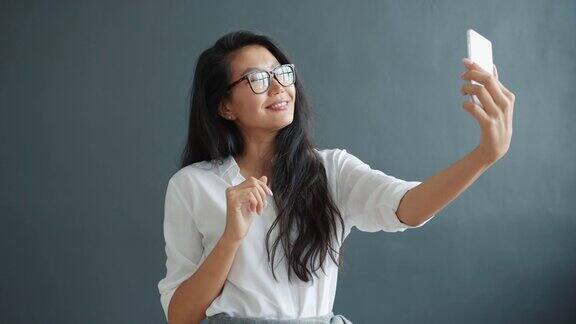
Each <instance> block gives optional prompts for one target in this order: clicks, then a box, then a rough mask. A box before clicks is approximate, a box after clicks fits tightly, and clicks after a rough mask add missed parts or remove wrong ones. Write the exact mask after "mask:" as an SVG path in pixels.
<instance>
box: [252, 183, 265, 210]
mask: <svg viewBox="0 0 576 324" xmlns="http://www.w3.org/2000/svg"><path fill="white" fill-rule="evenodd" d="M254 188H255V189H256V190H257V192H258V196H259V197H260V199H261V201H262V202H263V203H262V206H263V207H266V197H268V195H267V194H266V191H264V188H263V187H262V185H260V184H257V185H256V186H255V187H254Z"/></svg>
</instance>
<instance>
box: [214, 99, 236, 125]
mask: <svg viewBox="0 0 576 324" xmlns="http://www.w3.org/2000/svg"><path fill="white" fill-rule="evenodd" d="M218 115H220V116H221V117H222V118H224V119H228V120H234V119H236V117H234V114H232V111H231V110H230V108H229V107H228V105H227V104H226V103H225V102H224V101H222V102H221V103H220V105H219V106H218Z"/></svg>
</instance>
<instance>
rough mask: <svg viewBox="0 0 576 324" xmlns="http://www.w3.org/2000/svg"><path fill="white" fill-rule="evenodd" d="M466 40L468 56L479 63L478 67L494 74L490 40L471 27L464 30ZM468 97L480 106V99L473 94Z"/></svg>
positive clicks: (474, 82)
mask: <svg viewBox="0 0 576 324" xmlns="http://www.w3.org/2000/svg"><path fill="white" fill-rule="evenodd" d="M466 40H467V42H468V58H469V59H470V60H472V61H474V62H475V63H477V64H478V65H480V67H481V68H483V69H484V70H486V71H487V72H489V73H492V74H494V66H493V63H492V42H491V41H489V40H488V39H487V38H486V37H484V36H482V35H480V34H479V33H478V32H476V31H475V30H473V29H468V30H467V31H466ZM470 81H471V82H472V83H473V84H480V83H478V82H476V81H474V80H470ZM480 85H482V84H480ZM482 86H483V85H482ZM470 99H471V101H473V102H474V103H475V104H477V105H479V106H480V107H482V104H481V103H480V100H478V98H477V97H476V96H475V95H470Z"/></svg>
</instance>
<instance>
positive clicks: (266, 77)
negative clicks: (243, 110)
mask: <svg viewBox="0 0 576 324" xmlns="http://www.w3.org/2000/svg"><path fill="white" fill-rule="evenodd" d="M270 74H274V78H275V79H276V80H277V81H278V82H279V83H280V84H281V85H283V86H285V87H287V86H289V85H291V84H293V83H294V82H295V81H296V71H295V69H294V64H283V65H280V66H278V67H276V68H274V70H272V71H270V72H268V71H254V72H251V73H248V74H246V75H245V76H243V77H241V78H240V79H238V80H236V81H234V82H233V83H231V84H230V85H229V86H228V90H230V89H232V87H234V86H235V85H237V84H238V83H240V82H241V81H242V80H244V79H246V80H248V83H249V84H250V88H251V89H252V92H254V93H256V94H260V93H264V92H266V91H267V90H268V88H269V87H270Z"/></svg>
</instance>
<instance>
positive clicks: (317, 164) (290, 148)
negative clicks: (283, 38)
mask: <svg viewBox="0 0 576 324" xmlns="http://www.w3.org/2000/svg"><path fill="white" fill-rule="evenodd" d="M247 45H261V46H263V47H265V48H266V49H268V50H269V51H270V53H272V55H274V56H275V57H276V59H277V60H278V62H279V63H280V64H288V63H291V62H290V60H289V59H288V57H287V55H286V54H285V53H284V52H283V51H282V50H281V49H280V47H279V46H278V45H277V44H276V42H275V41H273V40H272V39H271V38H270V37H269V36H266V35H263V34H260V33H255V32H251V31H246V30H239V31H234V32H230V33H228V34H226V35H224V36H222V37H221V38H220V39H218V40H217V41H216V42H215V43H214V44H213V45H212V46H211V47H209V48H208V49H206V50H205V51H203V52H202V53H201V54H200V56H199V57H198V60H197V62H196V67H195V72H194V80H193V84H192V88H191V91H190V120H189V127H188V139H187V142H186V147H185V149H184V151H183V153H182V157H181V159H182V162H181V167H182V168H183V167H185V166H187V165H190V164H192V163H195V162H199V161H219V162H220V163H222V162H223V160H224V159H225V158H227V157H228V156H230V155H234V156H236V155H241V154H242V152H243V150H244V145H245V143H244V139H243V137H242V135H241V133H240V130H239V129H238V127H237V125H236V124H235V123H234V122H232V121H230V120H227V119H225V118H223V117H221V116H220V115H219V114H218V106H219V104H220V103H221V102H222V100H224V99H227V98H230V97H229V96H230V92H229V91H227V86H228V84H230V82H231V80H230V78H231V63H230V56H231V54H232V53H233V52H234V51H236V50H238V49H240V48H242V47H244V46H247ZM295 89H296V100H295V103H294V119H293V121H292V123H291V124H290V125H288V126H286V127H284V128H282V129H281V130H279V131H278V133H277V135H276V138H275V156H274V158H273V159H272V160H273V161H274V162H273V164H272V179H271V181H269V183H270V182H271V189H272V192H274V196H273V198H274V203H275V204H276V207H277V209H278V213H277V217H276V219H275V221H274V222H273V224H272V225H271V227H270V229H269V230H268V233H267V235H266V242H265V244H266V251H267V253H268V260H269V261H270V249H269V246H268V241H269V238H270V233H271V232H272V230H273V229H274V227H275V226H277V225H279V226H280V227H279V231H278V237H277V238H276V241H275V242H274V244H273V251H272V259H271V268H272V274H273V276H274V279H275V280H277V279H276V275H275V274H274V257H275V255H276V249H277V246H278V244H279V243H280V242H282V247H283V250H284V254H285V256H286V258H287V262H288V264H289V266H288V280H290V273H291V269H292V270H293V271H294V273H295V274H296V276H298V278H300V280H302V281H305V282H308V281H309V280H311V279H313V278H311V277H312V273H314V274H315V273H316V270H318V266H315V265H316V260H317V259H318V258H319V259H318V261H319V263H320V267H321V268H322V271H324V267H323V264H324V260H325V258H326V254H327V253H328V254H329V255H330V257H331V259H332V261H333V262H334V263H335V264H337V265H338V266H341V265H342V258H341V255H339V257H338V262H337V261H336V260H335V256H334V253H336V252H337V251H336V250H335V249H334V248H333V247H332V243H334V240H335V239H338V236H337V228H338V227H337V226H336V225H337V224H336V221H337V220H338V221H339V222H340V229H341V236H340V239H341V241H340V246H341V243H342V240H343V237H344V221H343V219H342V216H341V214H340V211H339V210H338V207H337V206H336V204H335V202H334V201H333V199H332V197H331V195H330V193H329V187H328V182H327V177H326V170H325V168H324V165H323V163H322V160H321V157H320V156H319V155H318V153H317V152H315V150H314V146H313V140H312V129H311V124H312V110H311V107H310V105H309V104H308V101H307V99H306V95H305V94H304V87H303V84H302V77H301V76H300V75H299V76H297V77H296V82H295ZM291 231H295V232H296V234H297V236H296V238H295V239H292V238H291V235H290V234H291ZM341 252H342V251H341V250H340V251H339V252H338V254H341ZM308 265H310V268H311V269H312V270H310V269H309V268H308Z"/></svg>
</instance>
